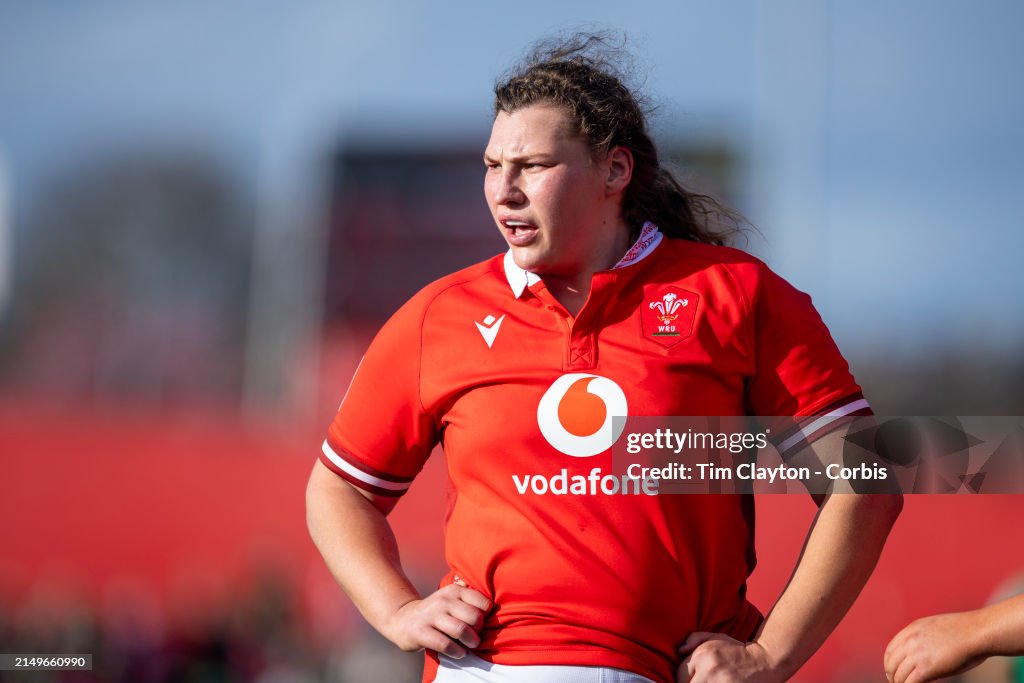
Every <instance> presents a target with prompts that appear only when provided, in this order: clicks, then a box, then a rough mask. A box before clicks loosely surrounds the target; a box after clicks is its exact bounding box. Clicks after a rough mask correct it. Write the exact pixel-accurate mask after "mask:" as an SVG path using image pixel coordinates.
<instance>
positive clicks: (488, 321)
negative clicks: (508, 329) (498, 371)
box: [473, 315, 505, 348]
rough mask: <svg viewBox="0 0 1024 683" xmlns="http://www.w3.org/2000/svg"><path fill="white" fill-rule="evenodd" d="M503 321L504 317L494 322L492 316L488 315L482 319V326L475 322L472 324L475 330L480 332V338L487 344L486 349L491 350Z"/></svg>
mask: <svg viewBox="0 0 1024 683" xmlns="http://www.w3.org/2000/svg"><path fill="white" fill-rule="evenodd" d="M504 319H505V316H501V317H500V318H498V319H497V320H495V319H494V316H493V315H489V316H487V317H486V318H484V323H483V325H481V324H480V323H478V322H476V321H474V322H473V324H474V325H476V329H478V330H480V336H481V337H483V338H484V341H485V342H487V348H491V346H492V345H493V344H494V338H495V337H497V336H498V328H499V327H501V321H502V320H504Z"/></svg>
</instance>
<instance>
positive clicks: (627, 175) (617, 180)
mask: <svg viewBox="0 0 1024 683" xmlns="http://www.w3.org/2000/svg"><path fill="white" fill-rule="evenodd" d="M607 164H608V176H607V180H606V182H605V191H606V192H607V193H608V194H610V195H612V194H618V193H620V192H623V191H625V189H626V187H627V186H628V185H629V181H630V180H631V179H632V178H633V153H632V152H630V151H629V149H628V148H627V147H622V146H619V147H613V148H612V149H611V150H609V152H608V159H607Z"/></svg>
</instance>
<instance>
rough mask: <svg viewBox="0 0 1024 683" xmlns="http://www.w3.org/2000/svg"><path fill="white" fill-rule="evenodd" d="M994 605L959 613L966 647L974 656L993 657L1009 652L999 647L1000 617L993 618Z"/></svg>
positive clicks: (958, 618) (959, 623) (959, 627)
mask: <svg viewBox="0 0 1024 683" xmlns="http://www.w3.org/2000/svg"><path fill="white" fill-rule="evenodd" d="M991 609H992V606H991V605H990V606H988V607H983V608H982V609H977V610H974V611H971V612H962V613H960V614H958V615H957V621H958V624H957V626H958V630H959V631H960V632H961V633H962V634H963V637H964V643H965V647H966V648H967V650H968V653H969V654H970V655H972V656H984V657H992V656H995V655H1001V654H1007V653H1004V652H1002V651H1001V649H1000V647H999V628H998V622H999V620H998V619H992V618H991V617H990V615H989V611H990V610H991Z"/></svg>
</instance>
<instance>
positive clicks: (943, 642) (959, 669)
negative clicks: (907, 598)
mask: <svg viewBox="0 0 1024 683" xmlns="http://www.w3.org/2000/svg"><path fill="white" fill-rule="evenodd" d="M970 621H971V613H970V612H962V613H956V614H937V615H935V616H932V617H925V618H924V619H918V620H917V621H914V622H912V623H911V624H910V625H909V626H907V627H905V628H904V629H903V630H902V631H900V632H899V633H897V634H896V636H895V637H894V638H893V639H892V640H891V641H889V645H888V647H886V648H885V658H884V659H883V662H884V665H885V676H886V678H887V679H888V680H889V683H919V682H920V681H933V680H935V679H937V678H944V677H946V676H952V675H954V674H959V673H963V672H964V671H967V670H968V669H971V668H974V667H975V666H977V665H978V664H981V662H982V661H983V660H984V659H985V655H984V653H982V652H979V651H978V649H977V648H975V647H973V645H972V643H971V642H970V640H969V639H970V636H971V634H972V633H973V632H974V631H975V626H974V624H972V623H970Z"/></svg>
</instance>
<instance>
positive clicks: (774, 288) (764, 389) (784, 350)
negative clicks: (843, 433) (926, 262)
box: [747, 267, 871, 457]
mask: <svg viewBox="0 0 1024 683" xmlns="http://www.w3.org/2000/svg"><path fill="white" fill-rule="evenodd" d="M752 306H753V309H754V310H753V320H754V330H753V334H754V339H755V341H754V353H755V366H756V371H755V375H754V377H753V378H752V379H751V380H750V382H749V384H748V386H747V396H748V401H749V403H750V409H751V411H752V413H753V414H754V415H757V416H761V417H763V418H770V419H767V420H763V421H764V422H765V424H766V426H769V427H771V429H772V441H773V442H774V444H775V446H776V448H777V449H778V451H779V453H780V455H782V456H783V457H785V456H786V455H787V453H790V452H793V451H795V450H798V449H799V448H801V447H803V446H804V445H805V444H807V443H810V442H812V441H814V440H815V439H818V438H820V437H821V436H823V435H825V434H827V433H828V432H830V431H832V430H833V429H836V428H838V427H839V426H841V425H843V424H846V423H847V422H849V421H850V420H852V419H853V418H854V417H856V416H860V415H870V414H871V408H870V406H869V405H868V402H867V400H866V399H865V398H864V395H863V393H862V391H861V388H860V386H859V385H858V384H857V382H856V381H855V380H854V378H853V375H852V374H851V373H850V369H849V366H848V365H847V363H846V359H844V358H843V356H842V354H841V353H840V352H839V348H838V347H837V346H836V343H835V341H834V340H833V339H832V335H831V334H830V333H829V331H828V328H827V327H826V326H825V323H824V322H823V321H822V319H821V316H820V315H819V314H818V311H817V310H815V308H814V305H813V304H812V303H811V298H810V297H809V296H808V295H807V294H805V293H803V292H801V291H799V290H797V289H796V288H795V287H793V286H792V285H791V284H789V283H788V282H786V281H785V280H784V279H782V278H781V277H779V276H778V275H777V274H775V273H774V272H772V271H771V270H769V269H768V268H766V267H765V268H764V270H763V273H762V277H761V278H760V280H759V282H758V287H757V289H756V291H755V293H754V296H753V300H752Z"/></svg>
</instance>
